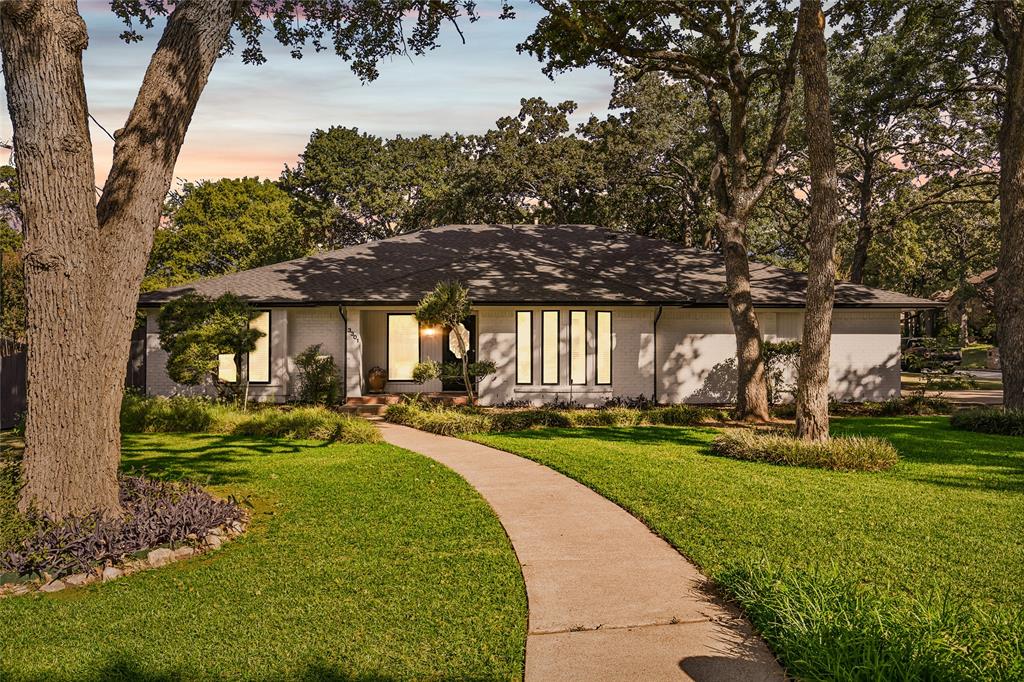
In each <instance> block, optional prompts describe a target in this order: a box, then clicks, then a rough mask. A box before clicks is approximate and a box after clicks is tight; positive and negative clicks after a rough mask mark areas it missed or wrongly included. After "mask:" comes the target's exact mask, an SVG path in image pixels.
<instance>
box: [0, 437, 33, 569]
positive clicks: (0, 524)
mask: <svg viewBox="0 0 1024 682" xmlns="http://www.w3.org/2000/svg"><path fill="white" fill-rule="evenodd" d="M19 464H20V462H19V460H18V459H17V458H16V457H14V456H13V455H9V454H8V453H7V452H6V451H4V450H0V553H3V551H4V550H5V549H7V548H8V547H12V546H13V545H14V544H15V543H16V542H17V541H18V540H19V539H20V538H21V537H23V536H24V534H25V533H27V532H28V531H29V524H28V523H27V522H26V521H25V519H24V518H23V517H22V516H21V514H19V513H18V469H19Z"/></svg>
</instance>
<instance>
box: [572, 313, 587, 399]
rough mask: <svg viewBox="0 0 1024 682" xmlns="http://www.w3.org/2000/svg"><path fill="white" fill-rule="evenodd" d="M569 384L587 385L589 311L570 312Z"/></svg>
mask: <svg viewBox="0 0 1024 682" xmlns="http://www.w3.org/2000/svg"><path fill="white" fill-rule="evenodd" d="M569 383H570V384H585V383H587V311H586V310H572V311H570V312H569Z"/></svg>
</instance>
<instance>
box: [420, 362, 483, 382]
mask: <svg viewBox="0 0 1024 682" xmlns="http://www.w3.org/2000/svg"><path fill="white" fill-rule="evenodd" d="M466 370H467V371H468V372H469V376H471V377H473V378H475V379H479V378H480V377H485V376H487V375H489V374H494V372H495V371H496V367H495V365H494V363H493V362H491V361H490V360H484V361H481V362H471V363H469V364H468V365H467V366H466ZM461 378H462V364H461V363H458V362H445V363H441V362H438V361H436V360H424V361H423V362H418V363H416V366H415V367H414V368H413V370H412V380H413V381H415V382H416V383H418V384H422V383H424V382H426V381H430V380H431V379H461Z"/></svg>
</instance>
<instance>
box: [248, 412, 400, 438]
mask: <svg viewBox="0 0 1024 682" xmlns="http://www.w3.org/2000/svg"><path fill="white" fill-rule="evenodd" d="M231 433H233V434H235V435H238V436H267V437H271V438H294V439H301V440H326V441H335V442H339V443H376V442H379V441H380V434H379V433H378V432H377V429H376V428H375V427H374V426H373V424H371V423H370V422H368V421H366V420H365V419H360V418H359V417H351V416H349V415H347V414H339V413H337V412H332V411H331V410H328V409H327V408H325V407H298V408H295V409H293V410H276V409H266V410H260V411H259V412H256V413H254V414H252V415H251V416H250V417H249V418H247V419H245V420H243V421H241V422H239V423H238V424H237V425H235V426H234V428H233V429H232V430H231Z"/></svg>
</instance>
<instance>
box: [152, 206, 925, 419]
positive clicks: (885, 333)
mask: <svg viewBox="0 0 1024 682" xmlns="http://www.w3.org/2000/svg"><path fill="white" fill-rule="evenodd" d="M751 277H752V281H753V298H754V303H755V306H756V309H757V315H758V317H759V320H760V323H761V329H762V331H763V334H764V336H765V338H766V339H774V340H781V339H800V338H801V335H802V325H803V306H804V291H805V287H806V278H805V276H804V275H802V274H800V273H797V272H793V271H790V270H785V269H782V268H777V267H772V266H769V265H763V264H759V263H752V264H751ZM445 279H453V280H458V281H461V282H463V283H464V284H465V285H467V286H468V288H469V290H470V296H471V297H472V300H473V314H472V316H471V317H470V318H469V319H468V320H466V322H465V326H466V328H467V330H468V332H469V337H470V344H469V346H470V353H471V358H472V359H477V360H481V361H487V360H489V361H493V362H494V364H495V366H496V368H497V371H496V373H495V374H492V375H490V376H488V377H485V378H483V379H481V380H480V381H479V385H478V390H479V398H480V402H481V404H484V405H495V404H500V403H504V402H507V401H511V400H517V401H530V402H533V403H542V402H551V401H556V400H558V401H569V400H574V401H577V402H580V403H583V404H600V403H602V402H603V401H604V400H605V399H607V398H609V397H611V396H637V395H640V394H643V395H647V396H651V395H654V396H655V397H656V398H657V400H658V401H660V402H665V403H676V402H689V403H724V402H728V401H731V400H733V399H734V398H735V390H736V364H735V352H736V343H735V337H734V336H733V330H732V325H731V323H730V319H729V312H728V309H727V307H726V296H725V269H724V266H723V260H722V256H721V255H720V254H718V253H711V252H708V251H702V250H699V249H692V248H684V247H682V246H680V245H679V244H675V243H672V242H669V241H664V240H660V239H651V238H648V237H641V236H637V235H635V234H630V233H625V232H621V231H616V230H611V229H606V228H601V227H594V226H590V225H551V226H544V225H449V226H445V227H439V228H434V229H429V230H423V231H421V232H415V233H411V234H405V235H401V236H397V237H393V238H390V239H385V240H382V241H377V242H371V243H367V244H360V245H358V246H351V247H347V248H343V249H338V250H336V251H327V252H324V253H319V254H316V255H314V256H309V257H306V258H299V259H296V260H291V261H287V262H284V263H277V264H274V265H268V266H265V267H260V268H255V269H252V270H247V271H244V272H238V273H234V274H230V275H225V276H222V277H216V278H212V279H208V280H203V281H199V282H196V283H194V284H189V285H187V286H179V287H173V288H169V289H164V290H161V291H154V292H151V293H146V294H144V295H142V296H141V298H140V307H141V308H142V309H143V310H144V311H146V312H147V314H148V327H147V343H146V349H147V350H146V352H147V358H146V386H147V391H148V393H150V394H155V395H169V394H174V393H181V392H188V389H187V388H186V387H183V386H178V385H176V384H174V383H173V382H172V381H171V380H170V379H169V378H168V376H167V373H166V371H165V362H166V354H165V353H164V351H163V350H162V349H161V348H160V344H159V336H158V334H159V329H158V325H157V312H158V309H159V306H160V305H161V304H163V303H165V302H167V301H169V300H171V299H172V298H174V297H175V296H178V295H181V294H183V293H184V292H188V291H194V292H197V293H200V294H205V295H208V296H218V295H220V294H224V293H227V292H231V293H234V294H237V295H240V296H242V297H244V298H246V299H248V300H249V301H251V302H252V304H253V305H255V306H257V307H259V308H260V309H261V310H262V313H261V314H260V316H259V317H257V318H256V319H255V320H254V321H253V324H254V325H257V326H258V327H259V328H260V329H262V330H263V331H265V332H266V333H267V336H266V337H264V338H263V339H262V340H261V342H260V344H259V345H258V347H257V349H256V351H254V352H253V353H251V354H250V356H249V358H248V363H247V371H248V373H249V380H250V382H251V388H250V395H253V396H255V397H256V398H257V399H261V400H270V401H286V400H288V399H290V398H292V397H294V396H295V395H296V392H297V388H298V387H297V380H296V368H295V362H294V358H295V356H296V355H297V354H299V353H300V352H302V351H303V350H304V349H306V348H307V347H309V346H310V345H312V344H320V346H321V352H322V353H324V354H330V355H331V356H333V358H334V359H335V361H336V362H337V364H338V366H339V372H340V373H341V374H342V380H343V386H344V390H345V394H346V396H347V397H349V398H352V397H357V396H363V395H365V394H366V393H367V392H368V373H369V371H370V370H371V368H375V367H379V368H382V369H383V370H384V371H385V372H386V373H387V383H386V385H385V387H384V390H385V392H388V393H416V392H421V391H439V390H457V389H458V388H459V387H458V386H456V385H454V383H457V382H453V383H449V384H442V383H441V382H440V381H432V382H428V383H427V384H423V385H421V384H417V383H414V382H413V381H412V371H413V368H414V366H415V365H416V363H417V362H419V361H423V360H427V359H434V360H442V361H454V360H455V355H454V353H453V351H452V349H451V347H452V345H453V344H452V343H451V342H450V341H451V338H450V333H449V331H450V330H445V329H434V328H427V327H423V326H421V325H419V324H418V323H417V322H416V320H415V318H414V317H413V311H414V309H415V306H416V303H417V302H418V301H419V300H420V299H421V298H422V297H423V296H424V295H425V294H427V293H428V292H429V291H431V290H432V289H433V287H434V285H435V284H436V283H437V282H438V281H440V280H445ZM935 305H936V304H935V303H933V302H931V301H928V300H925V299H920V298H914V297H910V296H904V295H902V294H898V293H893V292H890V291H882V290H879V289H873V288H870V287H866V286H861V285H857V284H850V283H847V282H841V283H838V284H837V285H836V310H835V317H834V321H833V334H832V360H831V373H830V383H831V392H832V394H833V395H834V396H835V397H836V398H837V399H840V400H882V399H886V398H890V397H893V396H897V395H899V392H900V312H901V311H902V310H908V309H921V308H930V307H934V306H935ZM226 369H227V371H229V372H230V371H233V366H232V367H228V368H226Z"/></svg>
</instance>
